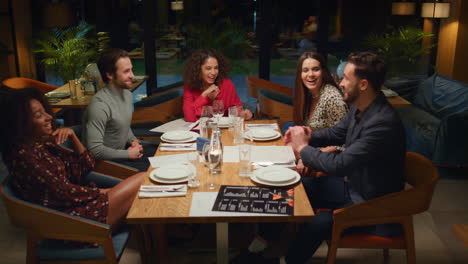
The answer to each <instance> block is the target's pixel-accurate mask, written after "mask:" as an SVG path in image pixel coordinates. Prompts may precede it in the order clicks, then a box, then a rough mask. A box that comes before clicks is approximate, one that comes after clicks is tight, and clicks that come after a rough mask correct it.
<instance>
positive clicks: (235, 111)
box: [228, 105, 242, 132]
mask: <svg viewBox="0 0 468 264" xmlns="http://www.w3.org/2000/svg"><path fill="white" fill-rule="evenodd" d="M241 113H242V108H241V107H240V106H237V105H235V106H231V107H229V108H228V116H229V131H231V132H232V131H234V122H235V119H236V118H237V117H238V116H240V115H241Z"/></svg>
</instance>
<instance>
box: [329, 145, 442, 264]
mask: <svg viewBox="0 0 468 264" xmlns="http://www.w3.org/2000/svg"><path fill="white" fill-rule="evenodd" d="M405 177H406V182H407V183H408V184H409V185H410V186H411V187H409V188H407V189H405V190H403V191H400V192H397V193H391V194H388V195H385V196H381V197H378V198H376V199H372V200H369V201H366V202H363V203H360V204H355V205H352V206H349V207H346V208H342V209H338V210H335V211H334V212H333V221H334V222H333V229H332V236H331V239H330V241H329V246H328V256H327V264H331V263H335V259H336V252H337V248H383V253H384V260H385V261H387V260H388V257H389V249H390V248H391V249H405V250H406V261H407V263H408V264H415V263H416V252H415V244H414V231H413V215H414V214H418V213H421V212H424V211H426V210H427V209H428V208H429V205H430V203H431V199H432V194H433V192H434V188H435V185H436V183H437V180H438V178H439V174H438V171H437V169H436V167H435V166H434V165H433V164H432V162H431V161H430V160H429V159H427V158H426V157H424V156H422V155H420V154H418V153H414V152H407V153H406V160H405ZM390 223H396V224H400V225H401V226H402V228H403V235H402V236H396V237H380V236H374V235H369V234H354V233H353V234H346V235H342V232H343V231H344V230H345V229H347V228H350V227H353V226H368V225H376V224H390Z"/></svg>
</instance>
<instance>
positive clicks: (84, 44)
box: [34, 21, 97, 81]
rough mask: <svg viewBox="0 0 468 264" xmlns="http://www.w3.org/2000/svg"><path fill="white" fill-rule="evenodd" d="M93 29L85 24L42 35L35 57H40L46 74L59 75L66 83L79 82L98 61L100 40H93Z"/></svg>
mask: <svg viewBox="0 0 468 264" xmlns="http://www.w3.org/2000/svg"><path fill="white" fill-rule="evenodd" d="M93 29H94V27H93V26H92V25H89V24H87V23H86V22H85V21H81V22H80V23H79V24H78V25H77V26H75V27H70V28H67V29H58V28H54V29H52V30H50V31H46V32H42V33H40V34H39V36H38V37H37V38H36V40H35V45H36V48H35V49H34V53H36V54H38V55H40V63H41V64H43V65H44V66H45V68H46V70H50V71H52V72H54V73H56V74H57V75H59V76H60V77H61V78H62V80H63V81H68V80H73V79H77V78H78V77H80V76H81V74H82V72H83V71H84V69H85V67H86V65H88V64H89V63H91V62H93V61H94V59H95V58H96V57H97V51H96V48H95V47H96V40H95V38H94V37H89V36H90V34H91V33H92V30H93Z"/></svg>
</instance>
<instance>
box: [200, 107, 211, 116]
mask: <svg viewBox="0 0 468 264" xmlns="http://www.w3.org/2000/svg"><path fill="white" fill-rule="evenodd" d="M200 117H207V118H212V117H213V107H212V106H210V105H205V106H203V108H202V112H201V116H200Z"/></svg>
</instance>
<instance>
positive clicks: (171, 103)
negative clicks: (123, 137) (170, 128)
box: [131, 88, 184, 140]
mask: <svg viewBox="0 0 468 264" xmlns="http://www.w3.org/2000/svg"><path fill="white" fill-rule="evenodd" d="M182 95H183V90H182V89H181V88H179V89H175V90H170V91H167V92H164V93H161V94H160V93H156V94H154V95H152V96H150V97H148V98H145V99H143V100H141V101H140V102H137V103H135V104H133V105H134V107H135V111H134V112H133V116H132V125H131V128H132V131H133V134H134V135H135V137H137V138H139V139H143V140H144V139H157V138H159V137H160V136H161V133H157V132H151V131H150V129H152V128H155V127H157V126H160V125H162V124H164V123H166V122H169V121H172V120H175V119H177V118H181V117H183V116H184V114H183V111H182V105H183V98H182Z"/></svg>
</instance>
